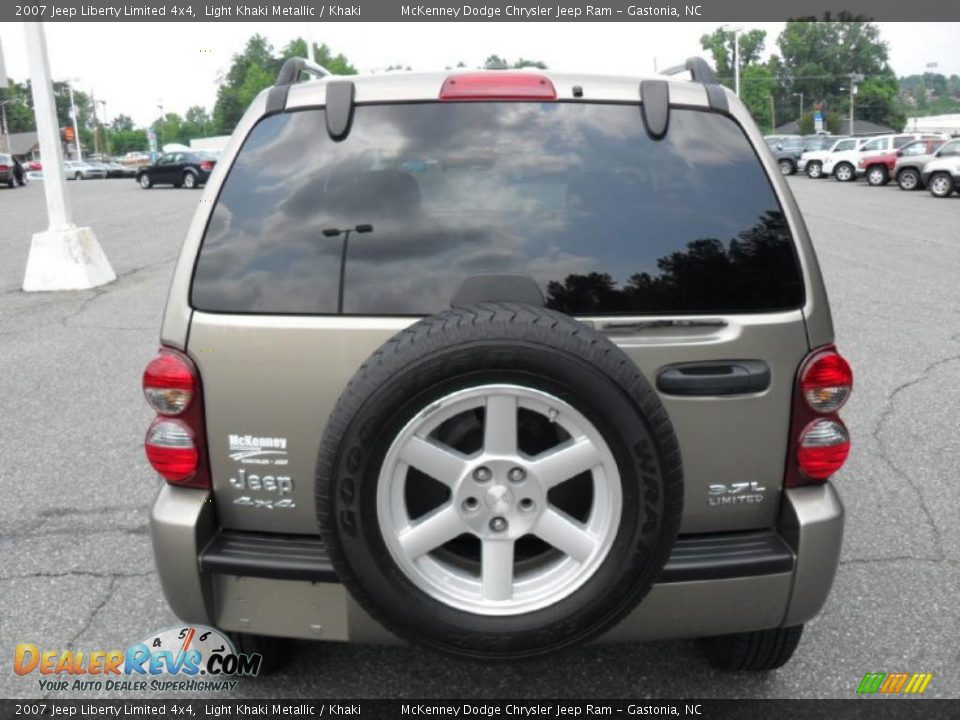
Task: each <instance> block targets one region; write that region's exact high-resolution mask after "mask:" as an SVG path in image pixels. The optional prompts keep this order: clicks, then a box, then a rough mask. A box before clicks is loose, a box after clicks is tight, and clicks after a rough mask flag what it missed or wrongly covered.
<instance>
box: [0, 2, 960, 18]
mask: <svg viewBox="0 0 960 720" xmlns="http://www.w3.org/2000/svg"><path fill="white" fill-rule="evenodd" d="M851 16H854V17H851ZM800 19H811V20H812V19H817V20H826V19H834V20H841V19H843V20H846V19H864V20H880V21H898V20H899V21H931V20H932V21H958V20H960V2H956V0H950V1H948V2H944V1H943V0H910V2H903V0H792V1H791V2H774V1H773V0H688V1H687V2H673V1H672V0H670V1H663V2H660V1H658V0H596V3H595V4H587V3H584V2H571V0H559V2H558V1H557V0H553V2H551V1H550V0H541V1H540V2H535V1H531V0H476V1H475V2H474V1H472V0H471V1H468V2H462V1H460V2H458V1H457V0H424V1H423V2H417V1H416V0H343V1H342V2H328V1H324V2H320V1H318V0H262V1H261V2H257V1H256V0H240V1H239V2H238V1H237V0H233V1H231V2H216V1H214V0H184V1H178V0H131V1H130V2H123V1H120V0H86V1H84V0H38V2H34V3H22V4H21V3H8V2H4V3H2V4H0V21H5V22H9V21H17V20H40V21H50V22H104V21H115V22H236V21H245V20H246V21H250V20H252V21H256V22H293V21H312V22H405V21H447V22H487V21H501V22H502V21H509V22H516V21H525V22H567V21H600V22H617V21H624V22H697V21H704V22H763V21H777V20H800Z"/></svg>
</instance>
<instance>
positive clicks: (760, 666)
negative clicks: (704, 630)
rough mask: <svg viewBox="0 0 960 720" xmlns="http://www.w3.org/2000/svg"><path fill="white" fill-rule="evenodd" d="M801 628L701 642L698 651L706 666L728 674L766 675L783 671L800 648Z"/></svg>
mask: <svg viewBox="0 0 960 720" xmlns="http://www.w3.org/2000/svg"><path fill="white" fill-rule="evenodd" d="M802 634H803V625H795V626H794V627H786V628H783V627H781V628H773V629H771V630H757V631H755V632H744V633H735V634H733V635H720V636H718V637H712V638H704V639H703V640H701V641H700V642H701V647H702V649H703V652H704V654H705V655H706V657H707V659H708V660H709V661H710V664H711V665H713V666H714V667H716V668H718V669H720V670H727V671H731V672H741V671H749V672H766V671H769V670H776V669H777V668H780V667H783V666H784V665H786V664H787V662H789V661H790V658H792V657H793V653H794V652H795V651H796V649H797V645H799V644H800V636H801V635H802Z"/></svg>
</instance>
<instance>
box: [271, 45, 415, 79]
mask: <svg viewBox="0 0 960 720" xmlns="http://www.w3.org/2000/svg"><path fill="white" fill-rule="evenodd" d="M306 56H307V42H306V40H304V39H303V38H297V39H296V40H292V41H291V42H290V43H289V44H288V45H287V46H286V47H285V48H284V49H283V52H282V53H281V55H280V57H281V61H280V62H279V63H277V71H278V72H279V69H280V68H279V66H280V65H282V64H283V61H284V60H287V59H289V58H292V57H306ZM313 56H314V57H315V58H316V59H317V65H320V66H322V67H325V68H326V69H327V70H329V71H330V72H331V73H333V74H334V75H356V74H357V69H356V68H355V67H354V66H353V65H352V64H351V63H350V61H349V60H347V58H346V56H345V55H343V54H342V53H337V54H336V55H334V54H333V50H331V49H330V48H329V47H328V46H327V45H326V44H325V43H320V44H319V45H318V44H317V43H314V44H313ZM407 69H408V70H409V69H410V68H407Z"/></svg>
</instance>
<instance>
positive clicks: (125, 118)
mask: <svg viewBox="0 0 960 720" xmlns="http://www.w3.org/2000/svg"><path fill="white" fill-rule="evenodd" d="M110 127H111V129H112V130H113V131H114V132H130V131H131V130H133V120H132V119H131V118H130V116H129V115H124V114H123V113H121V114H120V115H117V116H116V117H115V118H114V119H113V122H112V123H110Z"/></svg>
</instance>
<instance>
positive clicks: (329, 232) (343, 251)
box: [323, 224, 373, 314]
mask: <svg viewBox="0 0 960 720" xmlns="http://www.w3.org/2000/svg"><path fill="white" fill-rule="evenodd" d="M354 232H358V233H368V232H373V225H367V224H364V225H356V226H354V227H351V228H343V229H342V230H341V229H340V228H325V229H324V231H323V235H324V237H337V236H338V235H343V245H342V246H341V247H340V287H339V289H338V290H337V314H340V313H342V312H343V286H344V280H345V279H346V275H347V247H348V246H349V243H350V233H354Z"/></svg>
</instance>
